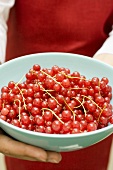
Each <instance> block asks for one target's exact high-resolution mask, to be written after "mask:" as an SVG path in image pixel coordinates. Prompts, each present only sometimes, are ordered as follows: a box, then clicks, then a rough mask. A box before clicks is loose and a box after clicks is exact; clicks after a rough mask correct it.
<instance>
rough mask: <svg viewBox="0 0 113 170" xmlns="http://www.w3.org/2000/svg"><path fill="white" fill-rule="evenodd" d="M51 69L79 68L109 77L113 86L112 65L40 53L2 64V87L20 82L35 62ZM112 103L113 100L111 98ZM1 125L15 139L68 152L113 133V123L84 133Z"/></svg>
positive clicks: (86, 73)
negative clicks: (32, 129)
mask: <svg viewBox="0 0 113 170" xmlns="http://www.w3.org/2000/svg"><path fill="white" fill-rule="evenodd" d="M34 64H40V65H41V67H42V68H43V67H46V68H50V67H52V66H53V65H58V66H61V67H67V68H70V70H71V71H79V72H80V73H81V74H82V75H85V76H86V77H87V78H92V77H94V76H96V77H99V78H102V77H108V79H109V84H110V85H111V86H112V87H113V67H111V66H109V65H107V64H105V63H102V62H100V61H97V60H95V59H92V58H89V57H85V56H82V55H75V54H70V53H40V54H33V55H28V56H24V57H19V58H17V59H13V60H11V61H9V62H6V63H4V64H2V65H1V66H0V82H1V83H0V88H1V87H3V86H5V85H7V83H8V82H9V81H11V80H13V81H15V82H16V81H18V80H20V79H21V77H22V76H23V75H24V74H26V73H27V72H28V70H29V69H30V68H31V67H32V66H33V65H34ZM111 104H112V105H113V100H111ZM0 127H1V128H2V129H3V130H4V131H5V132H6V133H8V134H9V135H10V136H12V137H13V138H15V139H17V140H19V141H22V142H25V143H28V144H31V145H35V146H39V147H41V148H44V149H45V150H52V151H57V152H65V151H66V152H67V151H73V150H78V149H81V148H85V147H88V146H91V145H93V144H95V143H98V142H99V141H101V140H103V139H105V138H106V137H108V136H109V135H111V134H112V133H113V125H111V124H110V125H109V126H107V127H105V128H103V129H100V130H96V131H93V132H87V133H81V134H71V135H69V134H66V135H58V134H45V133H38V132H32V131H28V130H24V129H21V128H18V127H15V126H13V125H11V124H9V123H7V122H5V121H3V120H0Z"/></svg>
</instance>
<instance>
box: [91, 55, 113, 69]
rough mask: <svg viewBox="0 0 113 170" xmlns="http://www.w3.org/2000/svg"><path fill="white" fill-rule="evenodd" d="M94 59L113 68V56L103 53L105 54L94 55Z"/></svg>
mask: <svg viewBox="0 0 113 170" xmlns="http://www.w3.org/2000/svg"><path fill="white" fill-rule="evenodd" d="M93 58H95V59H97V60H100V61H102V62H105V63H107V64H110V65H111V66H113V54H108V53H103V54H98V55H94V56H93Z"/></svg>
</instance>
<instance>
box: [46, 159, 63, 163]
mask: <svg viewBox="0 0 113 170" xmlns="http://www.w3.org/2000/svg"><path fill="white" fill-rule="evenodd" d="M48 162H50V163H59V162H60V161H58V160H55V159H50V160H48Z"/></svg>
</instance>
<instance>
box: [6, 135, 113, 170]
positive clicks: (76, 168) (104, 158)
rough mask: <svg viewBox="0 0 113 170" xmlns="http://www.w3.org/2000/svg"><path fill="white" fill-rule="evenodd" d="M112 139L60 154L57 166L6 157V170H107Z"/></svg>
mask: <svg viewBox="0 0 113 170" xmlns="http://www.w3.org/2000/svg"><path fill="white" fill-rule="evenodd" d="M112 137H113V136H110V137H108V138H107V139H105V140H103V141H102V142H99V143H98V144H95V145H93V146H91V147H88V148H86V149H82V150H79V151H74V152H69V153H62V157H63V159H62V161H61V162H60V163H59V164H51V163H40V162H30V161H23V160H18V159H14V158H9V157H6V163H7V167H8V170H38V169H39V170H53V169H54V170H107V164H108V159H109V151H110V146H111V141H112Z"/></svg>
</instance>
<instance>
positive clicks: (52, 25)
mask: <svg viewBox="0 0 113 170" xmlns="http://www.w3.org/2000/svg"><path fill="white" fill-rule="evenodd" d="M112 18H113V0H95V1H91V0H76V1H74V0H71V1H70V0H67V1H64V0H62V1H61V0H32V1H30V0H27V1H23V0H16V4H15V7H14V8H13V9H12V10H11V14H10V18H9V21H8V26H9V30H8V41H7V54H6V60H10V59H12V58H16V57H19V56H22V55H26V54H31V53H39V52H52V51H55V52H57V51H58V52H60V51H61V52H71V53H78V54H83V55H87V56H91V57H92V56H93V54H94V53H95V52H96V51H97V50H98V49H99V48H100V47H101V45H102V44H103V42H104V41H105V40H106V38H107V37H108V33H109V31H110V30H111V27H112V24H113V20H112ZM111 141H112V136H110V137H108V138H107V139H105V140H103V141H102V142H99V143H98V144H95V145H93V146H91V147H89V148H86V149H82V150H79V151H75V152H70V153H62V155H63V160H62V161H61V163H60V164H58V165H55V164H50V163H47V164H46V163H39V162H30V161H22V160H18V159H14V158H9V157H6V163H7V170H37V169H39V170H51V169H54V170H58V169H59V170H107V164H108V158H109V151H110V146H111Z"/></svg>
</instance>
